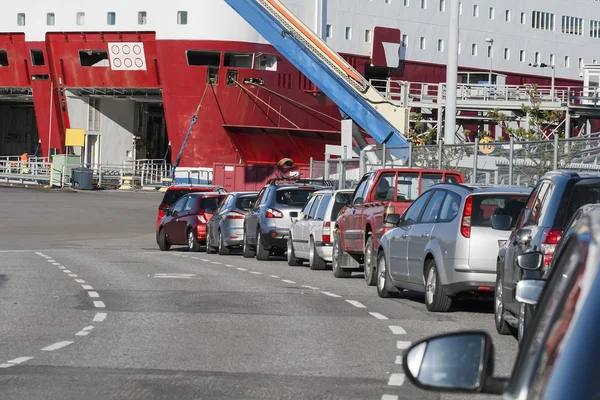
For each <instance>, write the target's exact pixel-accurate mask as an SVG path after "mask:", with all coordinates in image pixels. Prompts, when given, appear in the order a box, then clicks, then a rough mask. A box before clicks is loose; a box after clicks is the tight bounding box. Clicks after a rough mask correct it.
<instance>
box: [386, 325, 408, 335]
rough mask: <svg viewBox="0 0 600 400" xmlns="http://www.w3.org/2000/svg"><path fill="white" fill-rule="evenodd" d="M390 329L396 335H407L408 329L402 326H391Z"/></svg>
mask: <svg viewBox="0 0 600 400" xmlns="http://www.w3.org/2000/svg"><path fill="white" fill-rule="evenodd" d="M389 328H390V330H391V331H392V333H393V334H394V335H406V331H405V330H404V329H403V328H402V327H401V326H394V325H390V326H389Z"/></svg>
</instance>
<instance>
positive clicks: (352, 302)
mask: <svg viewBox="0 0 600 400" xmlns="http://www.w3.org/2000/svg"><path fill="white" fill-rule="evenodd" d="M346 302H347V303H350V304H352V305H353V306H354V307H356V308H367V306H365V305H364V304H363V303H359V302H358V301H356V300H346Z"/></svg>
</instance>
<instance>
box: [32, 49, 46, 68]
mask: <svg viewBox="0 0 600 400" xmlns="http://www.w3.org/2000/svg"><path fill="white" fill-rule="evenodd" d="M44 64H45V61H44V52H43V51H42V50H31V65H35V66H42V65H44Z"/></svg>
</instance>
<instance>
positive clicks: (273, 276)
mask: <svg viewBox="0 0 600 400" xmlns="http://www.w3.org/2000/svg"><path fill="white" fill-rule="evenodd" d="M269 278H275V279H279V277H278V276H277V275H271V276H270V277H269Z"/></svg>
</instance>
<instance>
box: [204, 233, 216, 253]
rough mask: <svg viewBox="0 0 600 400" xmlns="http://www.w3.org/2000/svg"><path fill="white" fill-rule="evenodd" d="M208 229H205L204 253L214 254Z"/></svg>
mask: <svg viewBox="0 0 600 400" xmlns="http://www.w3.org/2000/svg"><path fill="white" fill-rule="evenodd" d="M210 236H211V235H210V231H206V253H207V254H215V253H216V252H215V249H214V248H213V247H212V246H211V244H210V242H211V241H212V240H211V238H210Z"/></svg>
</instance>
